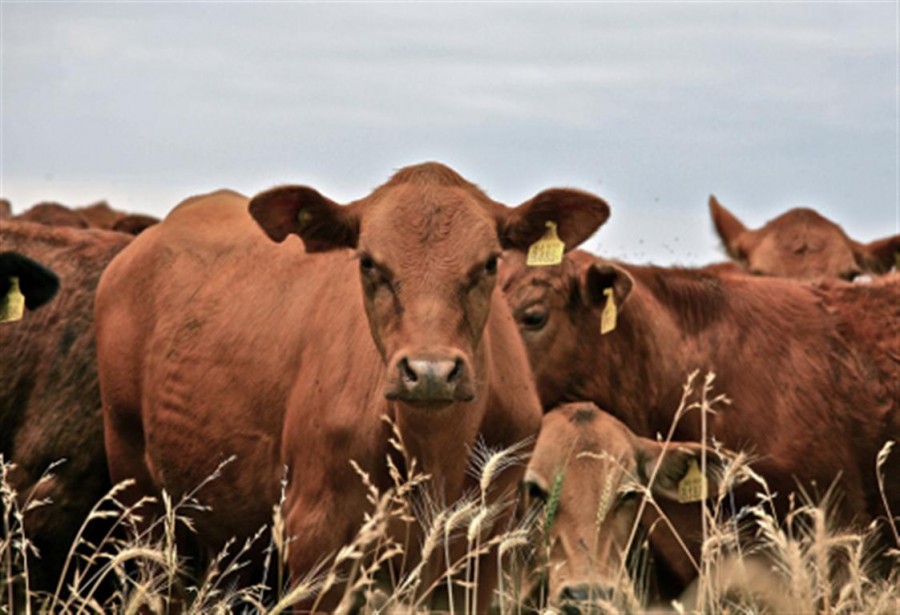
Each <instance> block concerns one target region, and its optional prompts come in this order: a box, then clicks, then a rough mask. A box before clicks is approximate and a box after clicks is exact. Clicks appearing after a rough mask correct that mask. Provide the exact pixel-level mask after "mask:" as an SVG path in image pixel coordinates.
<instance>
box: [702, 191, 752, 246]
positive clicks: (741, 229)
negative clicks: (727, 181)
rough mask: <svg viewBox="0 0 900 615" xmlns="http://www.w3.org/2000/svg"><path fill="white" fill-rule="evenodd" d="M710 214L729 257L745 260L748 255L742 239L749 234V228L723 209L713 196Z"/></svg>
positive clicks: (711, 196) (711, 197)
mask: <svg viewBox="0 0 900 615" xmlns="http://www.w3.org/2000/svg"><path fill="white" fill-rule="evenodd" d="M709 213H710V215H711V216H712V220H713V224H714V225H715V227H716V232H717V233H718V234H719V238H720V239H721V240H722V245H723V246H725V250H726V251H727V252H728V255H729V256H730V257H731V258H733V259H736V260H744V259H745V258H746V255H745V254H744V251H743V250H742V249H741V246H740V238H741V236H742V235H743V234H744V233H746V232H747V227H745V226H744V224H743V223H742V222H741V221H740V220H738V219H737V218H736V217H735V216H734V214H732V213H731V212H730V211H728V210H727V209H725V208H724V207H722V205H721V204H720V203H719V201H718V200H717V199H716V197H714V196H713V195H710V196H709Z"/></svg>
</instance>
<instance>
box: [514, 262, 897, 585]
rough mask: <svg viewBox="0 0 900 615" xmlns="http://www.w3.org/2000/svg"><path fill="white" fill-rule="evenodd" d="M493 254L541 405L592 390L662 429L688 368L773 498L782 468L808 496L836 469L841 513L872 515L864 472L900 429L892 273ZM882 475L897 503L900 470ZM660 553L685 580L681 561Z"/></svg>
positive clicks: (633, 420)
mask: <svg viewBox="0 0 900 615" xmlns="http://www.w3.org/2000/svg"><path fill="white" fill-rule="evenodd" d="M504 261H505V264H504V268H503V271H502V275H503V279H504V282H503V285H504V289H505V292H506V296H507V299H508V301H509V302H510V305H511V307H512V310H513V315H514V317H515V318H516V320H517V321H518V322H519V323H520V331H521V333H522V335H523V338H524V339H525V345H526V348H527V350H528V353H529V357H530V359H531V364H532V367H533V370H534V373H535V379H536V382H537V385H538V391H539V393H540V395H541V401H542V403H543V405H544V407H545V408H549V407H552V406H554V405H556V404H559V403H561V402H565V401H575V400H590V401H593V402H594V403H596V404H597V405H599V406H600V407H601V408H603V409H604V410H607V411H609V412H611V413H613V414H614V415H615V416H617V417H618V418H620V419H621V420H622V421H623V422H624V423H625V424H626V425H627V426H628V427H629V428H630V429H632V430H633V431H634V432H635V433H636V434H638V435H640V436H644V437H653V436H654V435H655V434H657V433H666V432H667V431H668V429H669V426H670V424H671V422H672V419H673V414H674V412H675V410H676V408H677V407H678V403H679V399H680V396H681V393H682V386H683V384H684V381H685V377H686V375H687V374H688V373H689V372H691V371H693V370H697V369H699V370H701V371H704V372H705V371H713V372H715V373H716V380H715V388H716V390H717V391H721V392H724V393H726V394H727V395H728V397H729V398H730V399H731V400H733V402H732V404H731V405H729V406H726V407H723V408H720V410H719V412H718V413H717V414H715V415H714V416H712V417H710V422H709V434H710V435H711V436H714V437H715V438H716V440H717V441H719V442H721V443H723V444H724V445H725V446H727V447H729V448H731V449H735V450H742V449H743V450H748V451H750V452H751V453H753V454H755V455H757V456H758V457H759V463H758V464H757V465H758V468H759V469H760V471H761V472H762V473H763V474H764V475H765V476H766V477H767V478H768V479H769V480H770V483H771V485H772V487H773V489H774V490H776V491H778V492H779V493H781V496H780V499H779V502H780V503H781V504H782V505H783V504H785V502H786V495H787V493H788V492H790V491H793V490H795V488H796V486H795V484H794V477H796V478H797V479H798V480H800V482H801V483H802V484H803V485H804V486H805V487H807V488H809V489H810V490H811V491H812V492H814V493H815V492H818V493H822V492H824V490H825V489H827V488H828V486H829V485H831V484H832V482H834V481H835V480H837V479H838V478H839V477H840V482H839V487H840V490H841V491H842V493H843V498H842V500H841V501H840V503H839V506H838V508H837V511H836V512H837V517H838V520H839V521H840V522H843V523H855V524H857V525H858V526H862V525H864V524H866V523H868V522H869V521H871V520H872V519H874V518H876V517H878V516H881V515H883V514H884V511H883V509H882V506H881V503H880V499H879V496H878V492H877V486H876V482H875V470H874V468H875V455H876V453H877V451H878V450H879V448H880V447H881V445H882V444H883V443H884V442H885V441H886V440H888V439H897V438H898V437H900V419H898V413H900V395H898V383H900V362H898V358H900V336H898V334H897V332H898V326H900V283H898V280H897V278H896V276H889V277H887V278H883V279H880V280H878V281H877V282H875V283H872V284H868V285H866V284H848V283H844V282H830V283H827V284H819V285H802V284H798V283H796V282H793V281H790V280H778V279H773V278H756V277H751V276H733V275H721V276H720V275H716V274H715V273H710V272H707V271H702V270H681V269H667V268H661V267H637V266H631V265H623V264H616V263H611V262H609V261H604V260H603V259H599V258H597V257H595V256H592V255H590V254H587V253H584V252H573V253H571V254H569V255H567V257H566V259H565V261H564V262H563V264H562V265H560V266H557V267H543V268H529V267H526V266H525V265H524V263H523V262H522V259H521V258H520V257H518V256H517V255H514V254H510V255H507V256H506V257H505V258H504ZM598 271H599V272H603V275H600V274H598V273H597V272H598ZM598 276H599V277H598ZM622 281H629V282H630V283H629V284H621V283H620V282H622ZM613 283H617V284H618V286H619V287H622V288H624V289H625V291H626V292H624V293H622V292H620V290H619V289H618V287H617V290H616V293H615V295H616V298H617V303H618V310H619V311H618V323H617V326H616V328H615V329H614V330H613V331H611V332H609V333H607V334H606V335H601V333H600V321H601V313H602V311H603V309H604V307H605V301H606V297H605V296H604V295H603V292H602V291H603V287H597V284H603V285H605V286H606V287H609V285H611V284H613ZM592 284H593V286H592ZM586 287H587V288H588V289H590V290H589V291H588V290H586ZM597 298H602V299H599V300H598V299H597ZM675 437H676V439H679V440H685V441H700V440H701V439H702V438H701V432H700V417H699V415H698V414H697V413H693V414H688V415H687V416H685V417H684V418H683V419H682V421H681V422H680V423H679V424H678V427H677V430H676V432H675ZM888 479H889V481H891V483H890V484H889V493H888V496H889V498H890V505H891V508H892V510H893V511H894V512H895V514H896V511H898V510H900V477H898V476H897V473H896V472H893V473H890V472H889V473H888ZM813 483H815V484H816V485H817V487H813ZM676 508H677V507H676ZM671 514H673V515H674V516H675V517H676V518H677V517H678V516H679V515H680V514H681V513H680V511H678V510H673V511H671ZM692 531H693V530H691V529H690V524H688V525H687V526H686V534H687V535H688V536H690V535H692V534H691V532H692ZM661 542H664V541H661ZM663 546H665V545H663ZM693 547H695V548H696V547H697V544H696V543H695V544H694V545H693ZM669 555H670V559H671V561H670V562H669V564H670V565H672V567H673V568H674V569H676V570H677V571H679V574H680V576H681V577H682V580H683V581H685V582H686V581H687V580H688V579H689V577H690V576H691V571H690V569H689V567H686V566H684V562H679V561H678V558H677V557H676V556H673V555H672V553H671V550H670V553H669Z"/></svg>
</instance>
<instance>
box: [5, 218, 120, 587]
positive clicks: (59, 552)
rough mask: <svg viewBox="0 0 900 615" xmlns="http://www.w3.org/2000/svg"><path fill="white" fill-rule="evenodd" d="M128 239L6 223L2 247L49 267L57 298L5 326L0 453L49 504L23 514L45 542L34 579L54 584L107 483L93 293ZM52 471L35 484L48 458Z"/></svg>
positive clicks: (26, 491)
mask: <svg viewBox="0 0 900 615" xmlns="http://www.w3.org/2000/svg"><path fill="white" fill-rule="evenodd" d="M130 239H131V238H130V237H127V236H125V235H122V234H119V233H110V232H105V231H94V230H77V229H69V228H51V227H47V226H44V225H41V224H34V223H30V222H16V221H5V222H0V245H2V246H3V248H4V249H9V250H16V251H17V252H20V253H22V254H24V255H27V256H29V257H30V258H33V259H35V260H37V261H39V262H41V263H43V264H45V265H47V266H48V267H50V268H51V269H52V270H53V271H55V272H56V274H57V275H58V277H59V280H60V288H59V291H58V294H57V296H56V297H54V298H53V300H51V301H50V302H49V303H47V305H45V306H43V307H41V308H40V309H39V310H37V311H34V312H26V313H25V316H24V318H23V319H22V320H21V321H18V322H10V323H3V324H0V348H2V349H3V368H2V369H0V452H2V453H3V455H4V457H5V458H6V459H12V461H14V462H15V463H16V465H17V468H16V470H15V471H14V472H13V474H12V480H13V485H14V487H15V488H16V490H17V491H18V492H19V493H20V496H21V498H22V499H23V501H24V499H27V498H31V499H41V498H50V499H51V500H52V502H51V503H50V504H49V505H47V506H43V507H39V508H35V509H33V510H32V511H30V512H29V513H27V514H26V515H25V529H26V534H27V535H28V536H29V538H30V539H31V540H33V541H34V542H35V544H36V545H37V547H38V549H40V552H41V557H40V559H39V560H33V561H32V562H31V566H30V571H31V574H32V587H33V588H38V589H43V590H48V589H49V590H52V589H55V587H56V582H57V580H58V577H59V572H60V569H61V567H62V564H63V561H64V559H65V556H66V554H67V553H68V551H69V548H70V546H71V544H72V539H73V538H74V537H75V533H76V531H77V530H78V528H79V526H80V525H81V523H82V521H83V520H84V517H85V515H86V513H87V512H88V511H89V510H90V508H91V506H93V504H94V503H95V502H96V501H97V500H98V499H99V498H100V497H101V496H103V495H104V494H105V493H106V491H107V490H108V488H109V478H108V473H107V469H106V459H105V455H104V452H103V444H102V435H103V429H102V421H101V417H100V391H99V387H98V384H97V371H96V367H95V363H96V360H95V349H94V331H93V301H94V290H95V288H96V286H97V282H98V280H99V279H100V274H101V272H102V271H103V269H104V267H105V266H106V264H107V263H108V262H109V261H110V260H111V259H112V257H113V256H114V255H115V254H116V253H117V252H119V250H121V249H122V248H124V247H125V246H126V245H127V244H128V242H129V241H130ZM61 459H65V460H66V461H65V463H63V464H61V465H59V466H58V467H56V468H55V469H54V470H53V475H54V476H53V478H51V479H50V480H49V481H47V482H46V483H43V484H42V486H40V487H39V488H38V489H37V490H36V491H35V490H33V489H32V488H33V487H34V485H35V483H36V482H37V480H38V479H39V478H40V476H41V474H42V473H43V472H44V471H45V470H47V468H48V467H49V466H50V464H51V463H53V462H55V461H58V460H61Z"/></svg>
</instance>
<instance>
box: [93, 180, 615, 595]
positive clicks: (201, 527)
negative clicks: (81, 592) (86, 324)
mask: <svg viewBox="0 0 900 615" xmlns="http://www.w3.org/2000/svg"><path fill="white" fill-rule="evenodd" d="M248 205H249V212H250V213H249V214H248ZM250 214H252V217H251V215H250ZM607 216H608V208H607V205H606V204H605V203H604V202H603V201H602V200H600V199H599V198H597V197H594V196H592V195H589V194H587V193H583V192H579V191H575V190H563V189H555V190H546V191H544V192H541V193H540V194H538V195H537V196H535V197H534V198H533V199H530V200H529V201H527V202H525V203H524V204H522V205H520V206H519V207H517V208H507V207H505V206H504V205H501V204H500V203H497V202H495V201H493V200H491V199H489V198H488V197H487V196H486V195H485V194H484V193H483V192H482V191H481V190H479V189H478V188H477V187H476V186H474V185H472V184H470V183H469V182H467V181H465V180H464V179H463V178H462V177H460V176H459V175H458V174H457V173H455V172H454V171H452V170H451V169H449V168H447V167H445V166H443V165H439V164H436V163H427V164H422V165H417V166H413V167H408V168H405V169H402V170H401V171H399V172H398V173H396V174H395V175H394V176H393V177H392V178H391V180H390V181H389V182H387V183H386V184H385V185H383V186H381V187H380V188H378V189H376V190H375V191H374V192H373V193H372V194H371V195H369V196H367V197H365V198H363V199H361V200H359V201H356V202H353V203H351V204H349V205H345V206H339V205H337V204H336V203H334V202H332V201H330V200H329V199H327V198H326V197H324V196H322V195H321V194H320V193H319V192H318V191H316V190H314V189H312V188H309V187H302V186H294V187H284V188H277V189H274V190H270V191H268V192H264V193H262V194H260V195H257V196H256V197H254V198H253V199H252V200H249V201H248V199H246V198H245V197H243V196H241V195H238V194H235V193H231V192H218V193H213V194H209V195H205V196H202V197H197V198H194V199H190V200H188V201H186V202H185V203H183V204H181V205H180V206H178V207H177V208H176V209H175V210H174V211H173V212H172V213H171V214H170V215H169V216H168V218H167V219H166V220H165V221H163V222H162V223H161V224H160V225H158V226H157V227H154V228H152V229H149V230H148V231H147V232H145V233H144V234H142V235H141V236H139V237H138V238H137V239H136V240H135V242H134V243H133V244H132V246H131V247H130V248H129V249H128V250H126V251H125V252H123V253H122V254H121V256H120V257H119V258H117V259H116V260H115V261H114V262H113V263H112V265H111V266H110V268H109V269H108V270H107V272H106V274H105V275H104V277H103V280H102V282H101V287H100V290H99V292H98V299H97V319H98V351H99V362H100V374H101V388H102V391H103V408H104V420H105V431H106V444H107V450H108V452H109V462H110V471H111V472H112V475H113V478H114V479H115V480H121V479H124V478H135V479H136V480H137V488H136V489H135V491H134V492H133V497H138V496H139V495H141V494H152V493H156V492H158V490H159V489H161V488H165V489H167V490H169V491H170V492H172V493H174V494H175V495H176V496H178V495H180V494H183V493H185V492H188V491H190V490H191V489H193V488H195V487H196V486H197V485H198V484H199V483H200V482H201V481H202V480H203V479H204V478H206V477H207V476H208V475H209V474H210V473H212V472H213V470H214V469H215V468H216V467H217V465H218V464H219V463H220V462H221V461H222V460H224V459H227V458H229V457H231V456H232V455H235V456H236V459H235V461H234V462H233V463H231V464H229V465H228V466H227V467H225V468H224V469H223V470H222V477H221V478H220V479H219V480H216V481H212V482H210V483H209V484H208V485H206V486H205V487H204V488H203V490H202V492H201V493H199V494H198V497H199V499H200V500H201V501H203V502H204V503H207V504H209V505H210V506H211V508H212V509H211V511H210V512H209V513H202V512H200V513H197V514H196V515H195V523H196V527H197V530H198V535H199V537H200V539H201V540H202V541H203V543H204V545H205V546H206V547H207V548H210V549H213V550H215V549H217V548H219V547H221V546H222V545H223V544H224V543H225V541H227V540H228V539H230V538H232V537H235V536H236V537H238V538H241V537H245V536H248V535H250V534H252V533H253V532H255V531H256V530H257V529H258V528H259V527H260V526H262V525H264V524H266V523H268V522H269V521H270V519H271V512H272V507H273V505H275V504H276V503H277V502H278V498H279V488H280V480H281V478H282V476H283V474H284V468H285V467H286V468H287V472H288V474H287V491H286V500H285V503H284V507H283V512H284V522H285V527H286V534H287V535H288V536H290V537H291V543H290V547H289V561H288V563H289V567H290V570H291V573H292V575H293V577H294V580H295V581H296V580H298V579H300V578H301V577H302V576H303V575H304V574H306V573H307V572H308V571H310V570H311V569H313V568H314V566H315V564H316V563H317V562H319V561H321V560H323V559H325V558H328V557H330V556H331V555H332V554H333V553H335V552H336V551H337V550H338V549H339V548H340V547H341V546H342V545H344V544H346V543H348V542H349V541H350V540H351V539H352V537H353V536H354V535H355V533H356V531H357V530H358V529H359V528H360V526H361V524H362V522H363V515H364V514H365V513H366V512H367V511H371V504H370V503H369V502H367V500H366V496H367V492H366V489H365V487H364V485H363V484H362V482H361V481H360V478H359V476H358V474H357V472H356V471H355V470H354V468H353V467H352V466H351V463H350V462H351V460H352V461H354V462H355V463H356V464H358V467H359V468H360V469H361V470H362V471H363V472H365V473H366V475H367V476H368V477H369V478H370V480H371V481H372V483H373V484H374V485H375V486H377V487H378V488H380V489H386V488H388V487H389V486H390V484H391V478H390V474H389V468H388V466H386V463H385V458H386V456H387V455H388V454H390V453H391V447H390V446H389V443H388V440H389V438H390V435H391V434H390V429H389V428H388V427H387V426H386V425H385V424H384V422H383V420H382V419H383V417H384V416H388V417H390V418H391V419H392V420H393V421H394V422H395V424H396V425H397V429H398V431H399V434H400V436H401V437H402V440H403V444H404V446H405V449H406V451H407V453H408V454H409V455H410V456H411V457H412V458H414V459H416V460H417V463H418V467H419V468H420V469H421V470H422V471H423V472H425V473H427V474H429V475H430V477H431V479H430V483H429V484H430V487H429V489H430V490H431V496H432V497H433V498H434V500H435V501H436V502H438V503H439V504H440V505H450V504H452V503H453V502H455V501H457V500H458V499H459V498H460V497H461V496H462V495H463V493H464V492H465V491H466V490H467V489H470V488H472V487H473V486H476V484H477V483H476V481H475V480H474V479H473V478H472V477H471V476H469V475H467V472H466V466H467V459H468V457H469V453H470V451H471V449H472V447H473V446H474V444H475V442H476V440H477V439H478V438H483V440H484V442H485V443H486V444H487V445H488V446H491V447H505V446H508V445H511V444H513V443H516V442H519V441H520V440H522V439H523V438H526V437H528V436H530V435H533V434H534V433H535V432H536V431H537V428H538V424H539V422H540V415H541V410H540V406H539V403H538V399H537V395H536V392H535V390H534V385H533V382H532V380H531V377H530V373H529V369H528V363H527V358H526V356H525V352H524V349H523V348H522V345H521V339H520V338H519V336H518V332H517V331H516V328H515V323H514V321H513V320H512V317H511V315H510V313H509V308H508V306H507V305H506V303H505V301H504V299H503V295H502V293H501V292H500V289H499V288H497V287H496V285H495V278H496V273H497V264H498V257H499V256H500V253H501V250H502V249H507V250H524V249H527V248H528V247H529V246H530V245H531V244H532V243H533V242H535V241H536V240H537V239H539V238H540V237H541V236H542V235H543V234H544V232H545V230H546V223H547V222H548V221H553V222H556V223H557V224H558V228H559V234H560V237H562V239H563V240H564V241H566V243H567V244H568V245H569V246H575V245H577V244H579V243H580V242H581V241H583V240H584V239H586V238H587V237H588V236H589V235H590V234H591V233H593V232H594V230H595V229H596V228H597V227H598V226H599V225H600V224H602V223H603V222H604V221H605V220H606V218H607ZM520 473H521V468H519V469H518V470H509V471H506V472H504V473H502V475H500V476H499V477H498V481H497V484H496V485H495V486H494V487H493V489H492V493H491V495H490V501H494V498H495V497H499V496H500V495H501V494H502V493H503V492H504V491H505V490H506V489H507V488H509V487H511V486H512V485H514V484H515V482H516V481H517V480H518V476H519V474H520ZM492 526H493V527H494V528H500V527H501V526H502V521H501V520H495V522H494V523H490V522H489V519H488V518H485V519H483V525H482V530H483V531H480V532H476V533H478V534H481V535H484V536H487V535H489V534H491V532H492V531H493V530H489V528H490V527H492ZM403 527H406V528H407V529H402V528H403ZM477 527H478V526H475V528H476V530H477ZM393 529H398V528H393ZM399 529H400V531H399V534H398V535H395V538H396V539H397V540H398V542H400V543H404V544H407V545H409V544H416V542H417V539H416V536H418V535H419V534H420V533H421V532H420V528H419V527H418V526H417V525H415V524H413V526H404V525H403V524H401V527H400V528H399ZM406 531H409V532H410V534H409V536H410V537H411V539H412V543H410V542H408V541H407V540H406V537H405V536H404V532H406ZM470 531H473V530H470ZM395 534H396V533H395ZM466 546H467V545H466V541H465V540H464V539H462V540H461V539H456V538H454V540H453V544H452V545H451V546H450V547H448V553H449V552H452V553H454V554H456V555H451V559H452V560H453V561H456V558H458V557H460V555H461V553H462V552H464V551H465V550H466ZM441 560H442V558H438V559H437V560H436V561H435V562H434V566H432V567H431V568H430V571H429V572H428V573H427V574H426V577H428V578H430V579H432V580H437V579H440V574H441V571H442V570H443V569H444V568H445V567H446V562H442V561H441ZM415 563H416V555H415V553H413V552H408V558H407V562H406V564H407V570H408V569H409V567H411V566H414V565H415ZM397 564H398V565H399V562H398V563H397ZM475 569H476V570H478V572H479V574H478V575H474V573H472V574H470V577H471V578H470V580H472V581H476V582H477V600H475V601H472V602H470V603H469V604H468V608H470V609H476V610H479V611H481V610H486V609H487V608H488V606H489V604H490V602H491V598H492V592H493V587H494V583H495V573H496V557H494V556H491V555H485V556H483V557H480V558H479V563H478V564H477V565H476V567H475ZM397 572H400V570H399V569H398V570H397ZM476 576H477V578H475V577H476ZM395 578H396V577H395ZM429 584H430V581H426V582H425V583H424V585H423V587H428V586H429ZM340 594H341V591H337V592H331V593H329V594H328V595H326V596H323V597H320V598H319V599H318V601H317V600H316V599H315V598H308V599H307V600H306V601H305V602H304V603H302V605H301V606H300V607H298V608H312V607H313V606H315V607H316V608H322V609H331V608H334V607H335V606H336V604H337V599H338V598H339V597H340ZM457 604H459V603H457Z"/></svg>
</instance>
